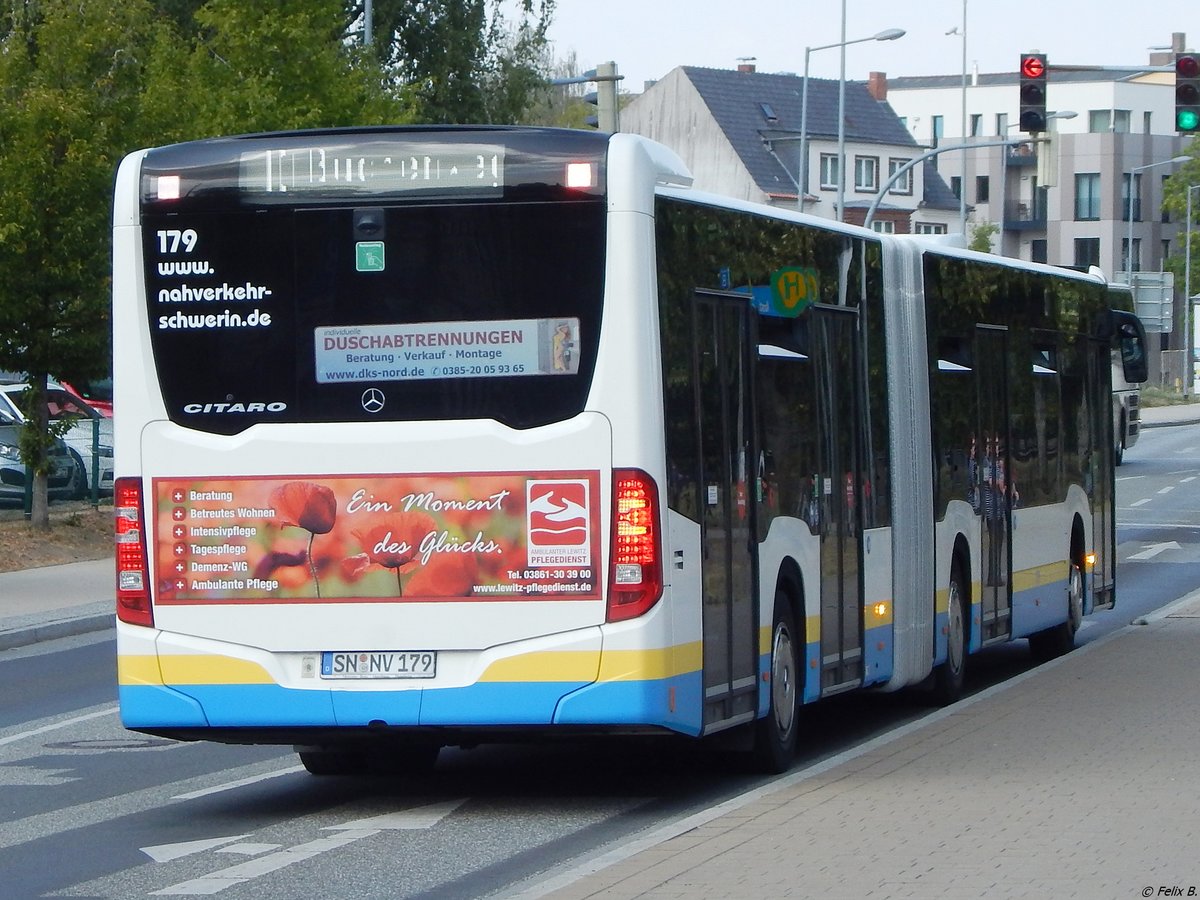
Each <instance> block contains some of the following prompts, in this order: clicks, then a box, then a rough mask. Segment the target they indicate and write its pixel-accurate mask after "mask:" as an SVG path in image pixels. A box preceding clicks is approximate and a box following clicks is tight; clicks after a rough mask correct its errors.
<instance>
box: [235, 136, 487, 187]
mask: <svg viewBox="0 0 1200 900" xmlns="http://www.w3.org/2000/svg"><path fill="white" fill-rule="evenodd" d="M238 188H239V190H240V191H242V192H243V193H250V194H276V195H279V194H289V193H290V194H328V193H337V192H345V191H351V192H359V191H361V192H365V193H371V194H403V193H408V192H412V191H437V192H449V193H461V192H467V193H470V194H473V195H477V196H480V195H481V196H500V195H501V193H502V192H503V188H504V147H502V146H499V145H494V144H436V143H425V142H422V143H413V142H411V141H405V142H403V143H400V142H387V141H372V142H363V143H356V144H345V143H343V144H339V145H331V146H328V147H320V146H300V145H297V146H294V147H292V146H289V147H273V148H270V149H267V150H255V151H252V152H246V153H242V154H241V155H240V156H239V159H238Z"/></svg>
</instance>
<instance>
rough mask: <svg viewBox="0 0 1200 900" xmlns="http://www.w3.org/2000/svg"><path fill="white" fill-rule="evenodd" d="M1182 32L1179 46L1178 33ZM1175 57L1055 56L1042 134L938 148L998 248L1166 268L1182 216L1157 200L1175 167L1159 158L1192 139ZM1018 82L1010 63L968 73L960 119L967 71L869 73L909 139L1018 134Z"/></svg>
mask: <svg viewBox="0 0 1200 900" xmlns="http://www.w3.org/2000/svg"><path fill="white" fill-rule="evenodd" d="M1175 42H1176V44H1177V45H1178V46H1177V49H1183V35H1182V34H1177V35H1175ZM1171 59H1172V56H1171V55H1170V54H1162V55H1160V56H1159V57H1158V58H1152V59H1151V62H1150V63H1149V64H1148V65H1147V66H1146V68H1144V69H1139V70H1134V69H1116V68H1094V67H1070V66H1056V65H1055V64H1054V61H1053V60H1050V61H1049V75H1048V79H1047V88H1046V94H1047V106H1048V108H1049V109H1050V110H1051V114H1052V118H1051V120H1050V122H1049V128H1050V129H1051V131H1050V132H1049V133H1048V134H1047V135H1041V136H1040V137H1041V138H1044V139H1045V140H1039V141H1034V140H1032V139H1031V140H1029V141H1027V142H1025V143H1023V144H1020V145H1018V146H1015V147H1011V148H1004V147H987V148H982V147H980V148H974V149H969V150H965V151H953V152H946V153H944V154H941V155H939V156H938V157H937V165H938V169H939V171H940V172H941V173H942V175H943V176H944V177H945V178H946V180H947V181H948V182H949V184H950V186H951V190H952V191H953V192H954V193H955V194H956V196H957V195H958V194H959V192H960V191H961V192H965V195H966V200H967V203H968V204H969V205H970V206H971V208H972V210H973V213H972V221H973V222H974V223H976V224H979V223H982V222H988V223H992V224H993V225H995V226H997V227H998V229H999V230H998V232H997V234H996V236H995V238H994V239H993V250H994V251H995V252H997V253H1002V254H1004V255H1006V256H1013V257H1018V258H1021V259H1026V260H1034V261H1037V262H1048V263H1051V264H1056V265H1073V266H1089V265H1095V266H1099V267H1100V268H1101V269H1102V270H1104V271H1105V272H1106V273H1108V274H1109V276H1110V277H1118V275H1119V274H1120V273H1124V272H1128V271H1130V270H1132V271H1133V272H1143V271H1159V270H1161V269H1162V268H1163V261H1164V260H1165V259H1166V258H1167V257H1168V256H1169V255H1170V254H1171V252H1172V250H1173V247H1174V244H1173V242H1174V241H1175V240H1176V239H1177V238H1178V236H1179V235H1180V233H1181V229H1180V227H1179V225H1180V224H1181V223H1174V222H1170V221H1165V220H1164V218H1163V215H1162V212H1161V209H1162V196H1163V190H1162V185H1163V181H1164V180H1165V179H1166V178H1167V177H1168V176H1170V175H1171V173H1172V172H1173V171H1174V170H1175V168H1176V167H1175V166H1173V165H1169V164H1164V165H1155V164H1157V163H1164V162H1165V161H1168V160H1170V159H1172V158H1174V157H1177V156H1179V155H1180V154H1182V153H1183V152H1184V143H1185V139H1184V138H1183V137H1180V136H1179V135H1177V134H1176V133H1175V131H1174V124H1175V122H1174V103H1175V91H1174V73H1173V70H1172V71H1162V70H1163V69H1170V68H1171ZM1019 82H1020V80H1019V77H1018V74H1017V73H1016V72H1015V71H1014V72H1009V73H999V74H984V75H981V74H978V73H974V74H971V75H970V76H969V77H968V79H967V84H966V88H965V93H966V110H967V119H966V121H965V122H964V121H963V117H962V109H963V93H964V87H963V79H962V77H961V75H948V76H932V77H919V78H897V79H892V80H888V79H887V78H886V77H885V76H884V75H882V74H880V73H876V74H874V75H873V76H872V84H874V85H875V86H876V89H877V91H878V92H879V93H880V94H881V96H883V97H886V99H887V101H888V102H889V103H890V104H891V106H892V107H893V108H894V109H895V110H896V112H897V113H898V114H899V115H900V117H901V118H902V120H903V121H904V123H905V127H906V129H907V130H908V131H909V133H910V134H911V135H912V136H913V138H914V140H917V141H921V142H926V143H928V144H930V145H932V146H939V145H942V146H944V145H959V144H963V143H964V142H965V143H966V144H968V145H969V144H973V143H982V142H985V141H996V140H999V139H1003V138H1020V137H1022V136H1023V135H1022V134H1021V132H1019V131H1018V130H1017V121H1018V111H1019V106H1020V103H1019ZM1055 114H1057V117H1054V115H1055ZM1029 137H1030V138H1033V137H1034V136H1032V135H1031V136H1029ZM1131 215H1132V222H1131V221H1130V216H1131ZM1131 225H1132V228H1131V227H1130V226H1131ZM1131 231H1132V248H1130V246H1129V242H1130V232H1131Z"/></svg>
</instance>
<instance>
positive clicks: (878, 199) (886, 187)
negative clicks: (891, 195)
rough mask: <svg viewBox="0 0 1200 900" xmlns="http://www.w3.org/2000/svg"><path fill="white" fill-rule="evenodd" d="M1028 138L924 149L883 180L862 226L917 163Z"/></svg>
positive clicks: (1021, 141) (1013, 142)
mask: <svg viewBox="0 0 1200 900" xmlns="http://www.w3.org/2000/svg"><path fill="white" fill-rule="evenodd" d="M1028 140H1029V139H1028V138H1000V139H998V140H994V141H980V142H979V143H977V144H951V145H946V144H943V145H942V146H941V147H934V148H933V149H932V150H926V151H925V152H924V153H922V154H921V155H920V156H917V157H915V158H913V159H910V160H909V161H908V162H906V163H905V164H904V165H902V166H901V167H900V168H898V169H897V170H896V171H895V172H893V173H892V175H891V177H890V178H889V179H888V180H887V181H886V182H884V184H883V187H881V188H880V189H879V192H878V193H877V194H876V195H875V199H874V200H872V201H871V205H870V207H869V208H868V209H867V217H866V218H865V219H864V220H863V227H864V228H870V227H871V225H872V223H873V222H874V221H875V213H876V212H877V211H878V210H879V204H881V203H882V202H883V198H884V197H886V196H887V192H888V191H890V190H891V189H892V185H893V184H895V183H896V182H897V181H899V180H900V178H901V176H903V175H904V173H905V172H908V171H909V170H911V169H912V168H913V167H914V166H916V165H918V164H919V163H923V162H924V161H925V160H927V159H930V158H931V157H934V156H937V155H939V154H941V153H949V152H950V151H951V150H969V149H971V148H972V147H1011V146H1013V145H1014V144H1024V143H1027V142H1028Z"/></svg>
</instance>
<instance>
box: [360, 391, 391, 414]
mask: <svg viewBox="0 0 1200 900" xmlns="http://www.w3.org/2000/svg"><path fill="white" fill-rule="evenodd" d="M385 399H386V398H385V397H384V396H383V391H381V390H380V389H379V388H367V389H366V390H365V391H363V395H362V408H363V409H365V410H366V411H367V412H369V413H377V412H379V411H380V410H381V409H383V403H384V400H385Z"/></svg>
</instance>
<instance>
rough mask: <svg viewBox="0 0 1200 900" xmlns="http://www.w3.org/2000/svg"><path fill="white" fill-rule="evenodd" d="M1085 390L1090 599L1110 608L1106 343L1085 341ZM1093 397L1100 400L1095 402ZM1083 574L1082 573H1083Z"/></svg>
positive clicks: (1113, 550)
mask: <svg viewBox="0 0 1200 900" xmlns="http://www.w3.org/2000/svg"><path fill="white" fill-rule="evenodd" d="M1087 343H1088V350H1089V352H1088V362H1087V387H1086V389H1085V390H1084V397H1085V398H1086V402H1087V405H1088V408H1089V422H1088V426H1089V427H1088V437H1087V440H1088V443H1087V445H1086V446H1085V447H1082V448H1080V449H1081V451H1082V452H1084V453H1085V459H1086V460H1087V464H1086V466H1087V468H1086V471H1085V473H1084V476H1085V479H1086V484H1087V485H1088V488H1089V492H1090V495H1091V496H1090V498H1089V499H1090V500H1091V503H1092V548H1091V549H1092V552H1093V553H1095V554H1096V562H1095V564H1094V565H1093V567H1092V583H1091V591H1092V600H1093V602H1094V603H1095V604H1096V606H1097V607H1111V606H1112V605H1113V603H1114V601H1115V599H1116V593H1115V591H1114V590H1113V588H1114V586H1115V585H1114V582H1115V578H1116V565H1117V546H1116V541H1117V527H1116V513H1115V505H1114V503H1113V497H1114V486H1115V484H1114V478H1113V473H1114V472H1115V469H1114V468H1113V467H1114V466H1115V464H1116V458H1115V447H1116V441H1115V436H1114V434H1113V419H1114V416H1113V411H1112V407H1113V402H1114V400H1112V399H1110V398H1111V397H1112V396H1113V395H1112V392H1111V391H1108V392H1102V391H1101V390H1100V388H1101V386H1102V385H1107V384H1108V383H1109V381H1108V378H1109V377H1115V374H1111V373H1114V372H1115V371H1119V370H1118V368H1117V367H1116V366H1113V364H1112V350H1111V348H1110V347H1109V346H1108V344H1107V343H1105V342H1103V341H1097V340H1088V342H1087ZM1097 397H1103V398H1104V399H1103V400H1101V401H1100V402H1097V399H1096V398H1097ZM1085 574H1086V573H1085Z"/></svg>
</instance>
